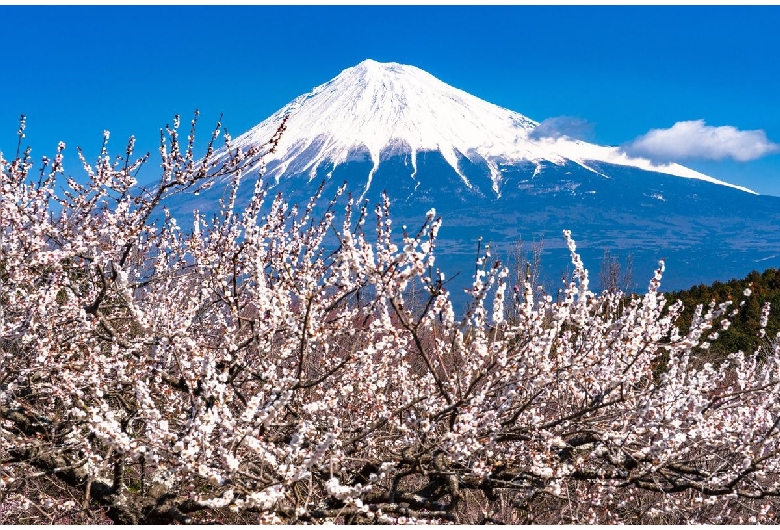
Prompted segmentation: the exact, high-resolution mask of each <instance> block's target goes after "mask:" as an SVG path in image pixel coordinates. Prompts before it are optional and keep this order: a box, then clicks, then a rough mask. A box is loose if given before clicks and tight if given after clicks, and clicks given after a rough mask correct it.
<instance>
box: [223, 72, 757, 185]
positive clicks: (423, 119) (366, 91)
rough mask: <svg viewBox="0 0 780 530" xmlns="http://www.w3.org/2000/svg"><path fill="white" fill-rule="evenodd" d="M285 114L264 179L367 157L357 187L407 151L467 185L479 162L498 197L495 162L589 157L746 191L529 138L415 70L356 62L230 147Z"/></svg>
mask: <svg viewBox="0 0 780 530" xmlns="http://www.w3.org/2000/svg"><path fill="white" fill-rule="evenodd" d="M285 116H288V121H287V130H286V131H285V133H284V134H283V135H282V138H281V141H280V142H279V145H278V147H277V150H276V152H275V153H273V154H270V155H268V156H267V157H266V158H265V163H266V164H267V165H268V168H269V169H268V171H267V172H266V175H267V176H270V177H273V178H275V179H277V181H278V179H279V178H281V177H282V176H285V175H293V174H296V175H298V174H308V175H309V178H314V176H315V174H316V172H317V168H318V167H319V166H320V165H321V164H323V163H331V164H333V166H334V167H335V166H337V165H339V164H342V163H345V162H348V161H350V160H353V159H355V158H356V157H358V156H361V155H363V156H365V155H367V156H368V157H370V159H371V161H372V163H373V167H372V169H371V171H370V173H369V174H368V178H367V182H366V185H365V191H367V190H368V188H369V187H370V185H371V179H372V177H373V176H374V173H375V172H376V170H377V169H378V167H379V164H380V162H381V161H382V160H384V159H385V158H387V157H388V156H391V155H395V154H400V153H408V154H410V155H411V156H410V161H411V163H412V172H411V174H410V177H412V178H414V177H415V175H416V172H417V165H416V163H417V160H416V155H417V153H419V152H421V151H439V152H440V153H441V154H442V156H443V157H444V159H445V160H446V162H447V163H448V164H449V165H450V166H451V167H452V169H453V170H454V171H455V172H456V173H457V174H458V175H459V176H460V178H461V179H463V181H464V182H465V183H466V185H467V186H469V187H471V183H469V181H468V179H467V178H466V176H465V175H464V174H463V172H461V170H460V169H459V161H460V160H461V159H462V158H463V157H467V158H468V159H469V160H471V161H472V162H479V161H483V162H484V163H485V164H486V165H487V167H488V168H489V171H490V175H491V179H492V187H493V191H494V192H495V193H496V195H497V196H500V195H501V182H502V175H501V170H500V169H499V164H512V163H516V162H531V163H535V164H537V167H540V166H539V164H540V162H542V161H546V162H551V163H553V164H556V165H563V164H565V163H567V162H568V161H572V162H574V163H577V164H579V165H581V166H582V167H585V168H587V169H589V170H591V171H594V172H596V173H598V170H597V169H594V168H593V167H591V164H590V163H591V162H608V163H611V164H617V165H623V166H632V167H637V168H641V169H644V170H648V171H656V172H660V173H666V174H669V175H676V176H679V177H686V178H695V179H700V180H705V181H708V182H712V183H715V184H720V185H724V186H730V187H733V188H737V189H740V190H742V191H746V192H749V193H754V192H753V191H751V190H749V189H747V188H744V187H741V186H735V185H732V184H728V183H726V182H723V181H720V180H717V179H714V178H712V177H709V176H707V175H704V174H702V173H699V172H697V171H694V170H692V169H689V168H686V167H684V166H681V165H678V164H667V165H654V164H653V163H652V162H650V161H649V160H646V159H642V158H631V157H628V156H627V155H626V154H625V153H623V152H622V151H621V150H620V149H618V148H616V147H604V146H599V145H594V144H589V143H586V142H582V141H577V140H572V139H568V138H565V137H562V138H556V139H552V138H542V139H534V138H532V135H531V132H532V131H533V130H534V128H535V127H537V126H538V125H539V124H538V123H537V122H535V121H533V120H531V119H529V118H527V117H525V116H523V115H522V114H519V113H517V112H513V111H511V110H508V109H505V108H502V107H499V106H497V105H493V104H492V103H488V102H486V101H483V100H481V99H479V98H477V97H475V96H472V95H471V94H468V93H466V92H464V91H462V90H459V89H457V88H454V87H452V86H450V85H448V84H446V83H444V82H442V81H440V80H438V79H437V78H435V77H434V76H432V75H431V74H429V73H427V72H425V71H423V70H420V69H419V68H416V67H414V66H408V65H402V64H398V63H379V62H376V61H373V60H365V61H363V62H361V63H360V64H358V65H357V66H354V67H352V68H347V69H346V70H344V71H343V72H341V73H340V74H339V75H338V76H336V77H335V78H334V79H332V80H331V81H328V82H327V83H325V84H323V85H320V86H318V87H316V88H314V90H312V91H311V92H310V93H308V94H304V95H302V96H299V97H298V98H296V99H295V100H293V101H292V102H291V103H289V104H287V105H285V106H284V107H283V108H282V109H280V110H279V111H277V112H276V113H275V114H274V115H272V116H271V117H270V118H268V119H267V120H265V121H264V122H262V123H260V124H259V125H257V126H256V127H254V128H253V129H251V130H250V131H248V132H247V133H245V134H243V135H241V136H239V137H238V138H236V139H235V144H234V145H235V146H236V147H241V148H247V147H249V146H250V145H254V144H257V143H263V142H266V141H268V139H270V138H271V137H272V136H273V134H274V133H275V132H276V130H277V129H278V127H279V125H280V123H281V122H282V119H283V118H284V117H285Z"/></svg>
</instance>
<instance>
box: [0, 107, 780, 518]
mask: <svg viewBox="0 0 780 530" xmlns="http://www.w3.org/2000/svg"><path fill="white" fill-rule="evenodd" d="M177 122H178V120H177ZM280 132H281V131H280ZM22 133H23V131H21V130H20V139H21V135H22ZM220 134H221V131H220V129H219V127H218V128H217V129H216V130H215V132H214V134H213V136H212V141H211V144H210V145H209V148H208V152H207V154H206V156H205V157H203V158H197V157H196V156H195V155H193V151H194V148H193V146H194V121H193V132H192V133H191V134H190V135H189V139H188V140H187V141H180V138H179V131H178V123H175V124H174V126H173V127H170V128H166V129H165V131H164V140H163V142H162V144H161V147H160V153H161V161H162V163H161V178H160V181H159V184H158V185H157V186H156V187H155V188H154V189H152V190H146V191H138V190H137V187H136V181H135V177H134V175H135V174H136V172H137V170H138V168H139V167H140V165H141V164H143V163H144V161H145V160H146V157H144V158H142V159H140V160H136V161H134V159H133V154H132V141H131V142H130V145H128V147H127V149H126V152H125V154H124V155H123V156H121V157H117V158H114V159H112V158H110V157H109V155H108V153H107V150H106V149H105V146H104V151H103V153H102V154H101V156H100V157H99V159H98V161H97V163H96V164H88V163H87V162H86V161H84V160H82V162H83V166H84V169H85V171H86V179H85V181H82V182H78V181H76V180H75V179H73V178H71V177H69V176H66V173H65V170H64V167H63V154H64V146H60V148H59V149H58V152H57V153H56V156H55V157H54V158H53V159H51V160H44V161H43V163H42V168H41V169H40V170H39V171H38V170H36V169H35V166H36V165H37V164H34V163H33V160H32V159H31V158H30V156H29V153H27V154H25V153H20V154H19V155H18V156H17V157H15V158H14V159H13V160H6V159H0V179H1V180H0V191H1V192H2V194H1V195H0V462H1V463H2V465H0V522H2V523H11V522H60V523H62V522H80V521H93V522H94V521H97V522H99V521H101V520H103V519H104V518H108V519H110V520H112V521H114V522H116V523H171V522H185V523H186V522H209V521H223V522H225V521H227V522H250V521H253V522H257V521H263V522H273V521H276V522H285V523H296V522H326V521H335V522H374V523H381V522H425V521H431V522H436V521H439V522H461V523H466V522H472V523H486V522H509V523H529V522H535V523H586V522H589V523H596V522H599V523H609V522H630V523H687V522H713V523H714V522H749V521H764V520H769V519H772V518H774V517H776V509H777V502H776V500H775V499H776V498H777V497H778V495H780V474H779V472H780V432H779V431H778V427H779V426H780V391H778V390H779V389H778V384H780V345H778V344H777V343H775V345H774V347H773V348H771V349H768V350H766V351H765V352H764V354H763V355H762V356H761V357H760V358H759V357H757V356H756V355H754V354H753V352H749V351H748V352H736V353H732V354H731V355H729V356H728V358H727V360H726V361H724V362H723V363H720V364H718V365H713V364H703V365H700V364H696V363H693V362H692V352H693V351H694V350H695V349H696V348H699V347H701V346H702V345H703V344H704V343H705V342H708V341H710V338H708V337H711V336H712V335H713V334H714V332H716V331H717V330H719V329H723V328H725V327H728V322H729V321H730V319H733V318H734V316H733V315H732V310H733V309H734V308H733V306H732V305H729V304H728V303H727V302H725V303H723V304H719V305H712V306H709V307H705V308H703V309H699V310H697V312H696V313H695V316H694V318H693V319H692V322H691V324H690V326H689V327H687V328H686V329H684V330H678V328H677V327H676V325H675V324H676V322H677V319H678V317H679V315H680V314H681V312H682V311H683V307H682V305H681V304H679V303H674V304H671V305H669V304H667V301H666V299H665V298H664V296H663V295H662V294H660V293H659V291H658V288H659V285H660V282H661V279H662V274H663V263H661V264H660V265H659V268H658V270H657V271H655V273H654V275H653V276H652V277H651V278H650V281H649V287H648V290H647V292H646V293H645V294H644V295H643V296H642V297H635V298H634V299H632V300H631V301H630V302H629V303H625V302H624V300H623V298H622V296H621V295H620V293H619V292H618V293H614V292H604V293H602V294H597V293H594V292H592V291H591V290H590V288H589V285H590V283H589V276H588V272H587V270H586V269H585V267H584V265H583V264H582V262H581V260H580V258H579V255H578V254H577V251H576V246H575V243H574V241H573V240H572V239H571V237H570V235H569V234H568V233H566V234H564V237H565V238H566V240H567V242H568V245H569V249H570V251H571V258H572V267H573V270H574V272H573V275H572V277H571V278H570V279H568V280H567V283H566V285H565V286H564V287H565V288H564V291H563V293H562V296H561V297H560V299H556V300H553V299H552V297H550V296H547V295H543V294H541V295H540V293H537V292H535V291H534V289H533V288H532V287H531V282H530V281H529V279H525V280H524V281H523V285H521V286H520V291H521V292H520V293H519V296H518V298H517V305H516V306H515V307H514V309H513V310H512V312H511V318H507V313H508V303H507V300H508V298H510V296H509V293H508V289H507V283H508V282H507V275H508V271H507V270H506V269H505V268H504V267H503V266H502V265H501V264H500V263H497V262H494V261H491V260H490V259H489V256H487V255H485V254H484V253H483V255H482V256H481V257H480V258H479V260H478V263H477V271H476V274H475V276H474V280H473V283H472V285H471V288H470V291H469V293H470V297H471V300H472V302H471V305H470V308H469V310H468V311H467V312H466V313H465V315H456V314H455V312H454V311H453V308H452V304H451V303H450V301H449V293H448V284H447V277H446V276H445V274H444V273H443V272H441V271H439V270H438V269H437V268H436V261H435V248H436V235H437V231H438V229H439V226H440V225H441V223H442V220H441V219H439V218H437V216H436V214H435V212H434V211H433V210H431V211H430V212H429V213H428V215H427V217H426V219H424V220H422V221H421V225H420V227H419V229H418V230H416V231H409V232H407V231H406V230H404V231H403V232H398V231H396V230H393V228H392V224H391V218H390V213H389V210H390V201H389V199H387V198H385V200H384V201H383V202H382V203H381V204H379V205H377V206H376V207H375V208H373V209H371V208H369V205H366V204H363V203H356V202H355V201H353V200H352V199H346V200H345V201H344V202H345V204H346V205H345V206H344V207H343V208H342V207H340V206H337V201H335V200H333V201H331V202H327V201H323V199H321V198H319V197H317V196H315V197H314V198H313V199H312V201H311V202H310V203H309V204H308V205H302V206H300V207H299V206H296V205H291V204H288V203H287V202H285V200H284V198H283V197H281V196H276V197H272V196H269V195H268V191H267V189H266V188H265V187H263V185H262V180H260V179H258V180H257V184H256V186H255V191H254V195H253V196H252V198H251V200H250V201H249V204H248V206H247V207H246V208H245V209H242V210H241V211H238V210H237V209H236V208H235V191H236V188H237V186H238V183H239V182H240V180H241V179H242V178H253V179H254V178H256V177H257V176H256V175H244V174H243V173H242V161H243V160H245V159H246V158H248V157H249V158H251V157H254V156H256V155H258V154H262V152H263V150H270V149H273V148H274V146H275V141H276V139H277V138H274V139H271V141H270V142H269V143H268V144H266V145H264V146H258V147H255V148H253V151H252V152H249V153H248V152H244V151H241V150H238V149H230V151H229V153H230V156H229V157H227V158H221V159H217V158H215V157H214V155H213V152H214V148H215V142H216V141H217V139H218V137H219V136H220ZM228 144H229V140H228ZM230 147H231V146H230V145H228V148H230ZM216 160H220V162H219V163H215V161H216ZM214 174H221V175H231V176H232V177H233V178H234V183H235V184H234V186H233V187H232V188H230V189H229V190H228V191H227V192H226V195H225V197H224V200H223V201H222V203H221V205H220V214H219V215H218V216H215V217H214V218H213V219H207V218H204V216H202V215H200V214H199V213H198V212H195V213H194V215H193V217H192V218H190V219H178V220H177V219H174V218H173V217H171V216H170V215H167V214H165V209H164V204H165V200H166V198H167V197H168V196H170V195H171V194H174V193H178V192H180V191H181V190H183V189H186V188H188V187H191V186H197V185H199V184H202V183H203V182H205V181H206V180H207V179H209V178H211V176H212V175H214ZM318 205H319V206H318ZM318 208H319V209H318ZM157 212H162V213H160V215H159V217H160V220H159V221H156V220H155V219H156V217H157V216H158V215H157ZM315 212H319V213H316V214H315ZM369 227H371V228H369ZM329 237H332V238H333V239H334V240H335V241H336V243H335V244H334V245H330V244H329V243H327V241H328V238H329ZM412 289H414V290H415V291H416V292H424V293H425V299H424V301H423V303H422V304H421V305H420V306H419V307H415V308H414V311H412V310H410V309H409V308H407V307H406V305H405V303H404V300H405V296H406V293H408V292H409V291H410V290H412ZM661 360H663V362H664V363H665V364H664V366H665V370H663V371H658V370H657V367H658V363H659V362H660V361H661Z"/></svg>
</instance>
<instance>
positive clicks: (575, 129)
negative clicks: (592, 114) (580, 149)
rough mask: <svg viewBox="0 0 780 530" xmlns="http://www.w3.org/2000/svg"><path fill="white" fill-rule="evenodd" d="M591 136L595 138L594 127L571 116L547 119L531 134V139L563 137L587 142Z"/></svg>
mask: <svg viewBox="0 0 780 530" xmlns="http://www.w3.org/2000/svg"><path fill="white" fill-rule="evenodd" d="M591 136H593V125H591V124H590V123H588V121H586V120H583V119H582V118H573V117H571V116H556V117H555V118H547V119H546V120H544V121H543V122H541V123H540V124H539V125H537V126H536V127H535V128H534V130H533V131H531V134H529V137H530V138H532V139H535V140H539V139H542V138H561V137H567V138H574V139H576V140H586V139H589V138H590V137H591Z"/></svg>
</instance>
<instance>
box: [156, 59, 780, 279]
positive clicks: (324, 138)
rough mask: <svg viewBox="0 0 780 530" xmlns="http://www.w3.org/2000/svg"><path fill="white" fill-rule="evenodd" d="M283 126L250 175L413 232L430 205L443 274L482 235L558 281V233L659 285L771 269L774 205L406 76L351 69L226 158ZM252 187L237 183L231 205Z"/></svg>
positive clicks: (775, 245) (467, 259) (425, 77)
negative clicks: (529, 256)
mask: <svg viewBox="0 0 780 530" xmlns="http://www.w3.org/2000/svg"><path fill="white" fill-rule="evenodd" d="M283 120H286V121H285V125H286V130H285V131H284V133H283V134H282V136H281V139H280V141H279V143H278V145H277V148H276V149H275V151H274V152H273V153H270V154H268V155H266V156H265V157H264V158H263V159H262V160H260V159H257V160H250V161H249V169H251V170H262V173H263V175H264V179H265V181H266V182H269V183H271V185H272V186H273V187H275V188H277V189H279V191H282V192H284V193H285V194H286V195H287V196H288V197H289V198H290V200H291V201H305V200H306V199H307V198H308V197H309V196H310V195H311V194H312V192H313V191H315V190H316V188H317V187H318V186H319V185H320V183H321V182H323V181H324V182H325V183H326V190H325V195H326V197H327V196H328V193H329V191H331V190H335V188H336V187H337V186H338V185H340V184H341V183H342V182H344V181H346V182H347V184H348V189H349V190H350V191H351V193H352V194H353V195H355V196H359V197H361V198H366V199H368V200H370V201H376V200H377V199H378V198H379V196H380V194H381V193H382V191H386V192H387V193H388V195H389V196H390V198H391V200H392V214H393V217H394V219H395V220H396V221H397V223H398V224H403V223H408V224H409V225H410V226H414V225H415V224H417V223H418V222H420V221H421V220H422V219H423V218H424V215H425V212H426V211H427V210H428V209H430V208H431V207H432V206H433V207H435V208H436V210H437V213H439V214H441V215H442V216H443V219H444V225H443V227H442V230H441V231H440V234H439V237H440V240H439V249H440V253H439V261H440V262H441V263H442V264H441V266H442V270H445V271H447V270H448V267H450V275H452V274H454V273H457V272H461V273H462V275H465V276H469V271H473V266H474V265H473V263H474V259H475V257H476V256H475V252H476V240H477V238H478V237H480V236H481V237H482V238H483V241H486V242H491V243H492V244H493V247H494V255H495V254H498V255H499V256H501V255H502V252H503V253H504V254H506V253H508V252H509V251H510V248H511V246H512V244H513V243H514V242H516V241H517V239H518V238H522V239H523V240H524V241H526V242H529V241H539V240H542V239H543V240H544V249H545V253H546V255H545V257H544V260H543V263H544V265H546V270H547V272H548V276H547V279H548V281H550V280H554V278H555V277H560V272H561V270H562V269H565V268H566V266H567V265H566V264H567V258H566V255H565V254H566V252H565V245H564V242H563V240H562V238H561V235H560V234H561V230H562V229H565V228H567V229H570V230H572V232H573V235H574V237H575V239H576V240H577V241H578V246H579V247H580V249H581V250H582V254H583V258H584V259H585V262H586V266H589V267H590V268H591V269H594V268H597V267H598V263H599V261H600V259H601V256H602V254H603V252H604V251H605V250H610V251H611V253H612V255H613V256H614V255H618V256H622V257H625V256H627V255H628V254H631V256H632V257H633V261H634V267H635V270H636V276H637V278H638V279H640V278H641V279H642V284H644V278H645V277H647V278H650V277H651V276H652V270H653V268H654V267H655V265H656V264H657V261H658V260H659V259H660V258H662V257H665V258H666V260H667V270H668V273H667V276H666V278H665V286H666V287H667V288H685V287H688V286H690V285H691V284H695V283H699V282H708V283H709V282H711V281H714V280H728V279H730V278H732V277H734V276H743V275H745V274H747V273H748V272H750V271H751V270H753V269H764V268H768V267H772V266H774V267H777V266H780V230H778V227H780V197H772V196H762V195H758V194H756V193H755V192H753V191H751V190H749V189H747V188H744V187H741V186H737V185H733V184H729V183H727V182H723V181H721V180H718V179H715V178H712V177H710V176H708V175H705V174H702V173H699V172H697V171H694V170H693V169H690V168H687V167H684V166H681V165H679V164H664V165H659V164H655V163H653V162H652V161H650V160H647V159H643V158H635V157H630V156H628V155H627V154H625V153H624V152H623V151H622V150H621V149H620V148H619V147H610V146H600V145H595V144H592V143H587V142H583V141H580V140H576V139H573V138H569V137H567V136H563V135H554V136H546V135H544V134H542V132H541V129H542V128H540V127H539V122H536V121H534V120H532V119H530V118H528V117H526V116H524V115H522V114H519V113H517V112H514V111H511V110H508V109H505V108H502V107H499V106H497V105H493V104H491V103H488V102H486V101H483V100H481V99H479V98H477V97H475V96H473V95H471V94H468V93H466V92H464V91H462V90H459V89H457V88H454V87H452V86H450V85H448V84H446V83H444V82H442V81H440V80H438V79H437V78H435V77H434V76H432V75H430V74H429V73H427V72H425V71H423V70H420V69H419V68H416V67H414V66H408V65H402V64H398V63H379V62H376V61H372V60H366V61H363V62H361V63H360V64H358V65H357V66H354V67H352V68H347V69H346V70H344V71H343V72H342V73H341V74H339V75H338V76H336V77H335V78H334V79H332V80H331V81H328V82H327V83H325V84H322V85H320V86H317V87H315V88H314V89H313V90H312V91H311V92H310V93H308V94H304V95H302V96H299V97H298V98H296V99H294V100H293V101H291V102H290V103H289V104H287V105H285V106H284V107H283V108H281V109H280V110H279V111H277V112H276V113H275V114H273V115H272V116H270V117H269V118H268V119H266V120H265V121H263V122H262V123H260V124H259V125H257V126H256V127H254V128H252V129H251V130H249V131H248V132H246V133H244V134H242V135H241V136H239V137H238V138H235V139H234V140H233V148H240V149H243V150H246V149H247V148H250V147H252V146H254V145H258V144H263V143H265V142H267V141H268V140H269V139H270V138H271V137H272V136H273V135H274V133H275V132H276V131H277V129H278V128H279V126H280V125H281V124H282V121H283ZM216 154H217V156H222V157H226V156H228V155H227V153H226V152H221V153H220V152H217V153H216ZM221 183H223V182H219V181H218V182H214V184H221ZM251 188H252V186H251V185H246V184H243V185H242V189H240V190H239V197H241V193H242V192H243V193H246V194H248V193H249V192H251ZM223 190H224V186H220V185H214V186H212V187H211V188H210V189H209V190H208V191H204V192H202V193H200V194H199V195H197V196H196V195H186V194H185V195H183V196H180V197H178V198H176V199H175V202H174V203H173V204H172V205H171V209H172V210H173V211H174V212H175V213H178V214H180V215H186V214H187V213H189V212H192V210H194V209H199V210H200V211H201V212H207V211H213V210H216V209H217V206H216V205H217V198H218V197H220V196H221V194H222V192H223ZM556 271H557V272H556ZM636 287H637V288H641V284H639V283H638V284H637V285H636Z"/></svg>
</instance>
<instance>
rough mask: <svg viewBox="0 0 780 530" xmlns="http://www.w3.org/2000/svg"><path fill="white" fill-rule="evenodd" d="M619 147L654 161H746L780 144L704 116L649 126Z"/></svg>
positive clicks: (774, 148) (759, 131) (758, 156)
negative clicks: (714, 123) (660, 126)
mask: <svg viewBox="0 0 780 530" xmlns="http://www.w3.org/2000/svg"><path fill="white" fill-rule="evenodd" d="M622 149H623V150H624V151H625V152H626V153H627V154H629V155H631V156H641V157H644V158H649V159H651V160H653V161H656V162H673V161H679V160H683V159H691V158H699V159H708V160H723V159H724V158H733V159H734V160H738V161H740V162H747V161H748V160H755V159H756V158H760V157H762V156H765V155H768V154H771V153H777V152H778V151H780V144H776V143H774V142H771V141H769V139H768V138H767V137H766V133H765V132H764V131H762V130H754V131H740V130H739V129H737V128H736V127H733V126H731V125H724V126H721V127H714V126H711V125H707V124H706V123H704V120H693V121H678V122H677V123H675V124H674V125H672V126H671V127H670V128H669V129H653V130H651V131H650V132H648V133H647V134H645V135H642V136H640V137H639V138H637V139H635V140H634V141H632V142H630V143H628V144H626V145H624V146H622Z"/></svg>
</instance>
